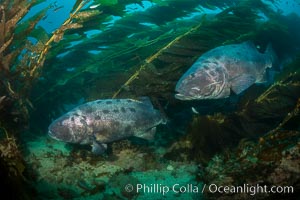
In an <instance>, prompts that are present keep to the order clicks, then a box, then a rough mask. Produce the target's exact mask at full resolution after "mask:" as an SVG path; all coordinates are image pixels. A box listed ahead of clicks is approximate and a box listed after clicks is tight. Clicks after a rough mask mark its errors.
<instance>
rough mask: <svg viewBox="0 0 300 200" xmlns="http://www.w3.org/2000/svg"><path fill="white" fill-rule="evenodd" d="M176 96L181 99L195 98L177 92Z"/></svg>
mask: <svg viewBox="0 0 300 200" xmlns="http://www.w3.org/2000/svg"><path fill="white" fill-rule="evenodd" d="M175 98H176V99H179V100H193V99H194V98H193V97H192V96H185V95H183V94H180V93H178V94H175Z"/></svg>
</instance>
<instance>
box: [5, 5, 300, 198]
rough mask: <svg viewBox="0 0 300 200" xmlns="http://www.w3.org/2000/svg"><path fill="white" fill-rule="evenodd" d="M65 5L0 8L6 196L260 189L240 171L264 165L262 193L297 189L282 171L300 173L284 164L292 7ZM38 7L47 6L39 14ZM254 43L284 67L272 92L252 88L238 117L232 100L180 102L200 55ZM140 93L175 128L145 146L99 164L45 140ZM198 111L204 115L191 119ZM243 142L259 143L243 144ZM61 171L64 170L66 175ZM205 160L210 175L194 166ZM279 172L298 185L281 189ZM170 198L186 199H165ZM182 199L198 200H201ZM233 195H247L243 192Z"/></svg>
mask: <svg viewBox="0 0 300 200" xmlns="http://www.w3.org/2000/svg"><path fill="white" fill-rule="evenodd" d="M70 2H71V4H73V5H72V6H73V7H72V8H70V7H71V6H70V5H68V6H67V5H64V4H61V2H59V1H42V0H36V1H25V0H12V1H9V0H1V1H0V70H1V72H0V85H1V87H0V111H1V112H0V127H1V129H0V133H1V137H2V139H1V143H0V151H1V157H0V158H1V159H0V161H1V162H0V166H1V169H3V170H1V173H2V174H1V175H3V177H6V178H5V179H3V181H2V182H1V184H3V185H4V186H5V187H2V188H10V189H11V190H14V192H11V191H10V190H7V191H8V193H9V194H10V195H11V196H13V195H16V194H17V192H16V190H17V191H20V192H19V193H18V194H20V196H14V198H18V199H26V198H28V199H31V198H32V197H31V195H32V193H31V192H29V191H32V190H27V187H25V184H24V181H25V180H30V181H31V182H32V184H31V185H32V186H33V187H34V188H35V190H36V193H35V194H38V195H39V197H40V198H42V199H48V198H62V199H70V198H80V196H85V197H87V196H90V197H92V196H93V195H94V196H95V198H98V199H99V198H100V197H101V198H103V199H105V198H108V196H109V195H111V194H112V196H113V198H115V199H117V198H131V199H135V198H137V199H138V198H140V199H143V198H144V197H147V196H145V194H144V195H138V194H135V193H131V194H128V193H126V191H125V192H124V191H122V190H121V189H120V188H122V187H124V185H121V184H122V183H123V182H124V184H125V182H126V180H132V181H133V182H136V183H138V182H141V181H149V180H150V179H146V178H145V176H148V177H150V176H151V175H152V174H156V176H157V177H158V176H163V177H164V178H165V179H167V180H169V182H176V181H179V180H178V179H176V177H177V178H178V177H180V179H182V180H185V181H186V183H189V181H190V182H191V181H196V180H195V174H197V172H199V173H200V174H201V173H204V175H203V174H201V176H199V177H200V181H199V182H197V183H198V184H200V185H201V184H202V181H206V182H207V183H213V182H214V181H218V182H220V183H224V184H225V183H227V184H229V183H230V184H238V183H240V182H242V181H245V180H248V181H251V183H255V181H258V179H263V178H264V177H265V174H264V173H263V172H261V173H260V174H257V179H249V177H247V176H246V175H244V176H243V175H241V174H238V173H237V172H238V171H241V169H247V172H249V174H251V173H252V172H253V170H254V169H260V168H259V167H269V168H268V170H269V171H272V170H273V173H271V175H270V177H268V179H266V180H267V181H266V182H267V184H272V183H276V184H280V183H285V184H292V185H294V186H295V188H299V185H297V180H299V170H298V171H297V167H295V170H290V169H291V168H289V167H286V165H288V164H289V166H290V165H292V164H293V165H296V164H297V162H295V161H294V162H293V161H292V160H291V159H290V158H289V155H293V156H294V157H297V156H298V157H297V158H299V154H297V151H298V152H299V145H298V144H297V142H298V140H299V125H297V121H299V101H298V99H299V94H300V92H299V74H298V73H299V59H295V61H294V62H292V63H291V64H290V65H288V66H287V64H286V63H288V62H287V61H288V60H291V61H292V60H293V58H294V55H295V54H296V53H297V52H298V51H299V46H300V38H299V35H300V34H299V32H300V30H299V27H300V26H298V25H297V24H300V19H299V16H298V15H296V14H288V15H286V10H285V6H289V7H293V8H299V4H298V3H297V2H296V1H279V0H278V1H276V0H270V1H269V0H265V1H260V0H254V1H250V0H245V1H235V0H232V1H197V0H152V1H140V0H111V1H108V0H94V1H85V0H77V1H68V4H70ZM40 5H44V6H41V7H40V9H37V11H35V12H33V10H34V9H35V8H37V6H40ZM67 8H68V9H69V10H68V9H67ZM60 12H66V13H67V14H68V15H65V17H64V18H61V19H59V20H57V21H60V22H61V24H56V23H55V22H56V19H55V17H54V18H52V17H51V16H58V14H59V13H60ZM298 13H299V12H298ZM26 14H28V15H26ZM59 16H60V15H59ZM47 24H48V26H47ZM53 24H55V25H53ZM50 25H51V28H49V27H50ZM247 40H252V41H253V42H254V43H255V44H256V45H257V47H259V48H261V51H262V52H263V51H264V49H265V48H266V46H267V45H268V44H269V43H271V44H272V46H273V48H274V50H275V51H276V53H277V54H278V57H279V60H280V61H281V65H282V66H287V67H278V69H282V68H283V69H282V70H283V72H281V73H280V74H279V75H276V76H275V77H277V79H276V80H277V82H276V83H275V84H274V85H272V86H271V87H269V89H267V87H268V86H263V85H260V86H253V87H252V88H250V89H249V90H248V92H246V93H245V94H244V95H243V96H242V97H241V99H238V100H237V101H238V104H237V105H236V104H234V106H233V108H232V103H230V100H221V101H218V102H188V103H185V102H179V101H177V100H175V99H174V94H175V92H174V89H175V85H176V82H177V81H178V80H179V78H180V76H181V75H182V74H183V73H184V72H185V71H186V70H187V69H188V68H189V67H190V66H191V65H192V64H193V63H194V61H195V60H196V59H197V58H198V57H199V56H201V55H202V54H203V53H205V52H207V51H208V50H210V49H213V48H215V47H218V46H221V45H227V44H233V43H241V42H244V41H247ZM298 54H299V52H298ZM298 57H299V56H298ZM291 72H293V73H291ZM140 96H149V97H150V98H151V100H152V102H153V103H154V104H155V106H156V107H158V108H160V109H161V110H163V111H164V112H165V113H166V115H167V116H168V118H169V119H170V123H169V126H168V127H167V128H165V129H164V128H162V130H160V131H161V132H162V134H160V135H158V136H156V142H155V143H154V144H153V145H149V147H148V146H147V145H142V146H140V147H139V146H138V147H137V146H136V145H132V144H131V143H132V141H127V140H126V141H123V142H120V143H116V144H114V145H113V146H112V147H111V149H112V150H111V151H112V152H113V153H112V154H109V155H108V158H104V157H100V158H99V157H94V156H93V155H90V154H89V153H87V152H86V151H85V149H83V150H82V149H81V150H80V148H79V150H78V148H76V147H74V148H72V149H73V150H71V151H70V150H69V149H68V148H70V147H69V146H67V148H66V147H61V146H59V145H60V144H57V143H53V142H52V141H48V140H47V139H45V137H44V135H45V133H46V129H47V126H48V125H49V124H50V122H51V120H52V119H54V118H56V117H58V116H60V115H62V114H63V113H65V112H67V111H68V110H69V109H66V108H67V107H68V108H70V107H74V106H75V105H77V104H79V102H81V103H82V102H83V101H84V102H86V101H90V100H95V99H101V98H137V97H140ZM228 104H230V105H228ZM191 107H193V108H194V111H196V112H198V113H200V115H193V114H192V113H191V109H190V108H191ZM288 113H290V114H288ZM178 122H180V123H178ZM187 126H188V127H189V128H187ZM28 127H30V129H29V128H28ZM182 127H183V128H182ZM200 130H201V133H200ZM182 132H184V134H183V133H182ZM265 133H268V134H267V135H266V136H264V134H265ZM242 138H251V139H252V140H251V142H249V143H247V142H245V141H244V140H242V142H240V141H241V139H242ZM257 138H260V139H259V140H258V141H257ZM238 143H240V144H239V146H238V148H235V147H236V146H237V144H238ZM17 144H21V145H20V146H21V147H22V148H21V150H22V151H20V147H19V146H18V145H17ZM297 145H298V146H297ZM252 147H253V148H252ZM226 148H233V149H234V148H235V151H233V152H232V153H230V155H229V154H228V153H227V152H226V151H225V153H224V149H226ZM297 148H298V150H297ZM248 149H250V150H248ZM251 149H257V151H255V150H251ZM283 152H288V153H283ZM216 153H219V154H220V155H215V154H216ZM112 155H116V157H118V158H114V157H113V156H112ZM179 155H180V156H179ZM272 156H273V157H276V159H272V158H273V157H272ZM114 159H115V160H114ZM161 159H164V163H162V162H161ZM132 160H135V163H133V162H132ZM249 160H250V161H251V162H249ZM253 160H254V161H253ZM255 160H256V161H257V162H255ZM235 162H240V163H239V165H234V164H233V163H235ZM54 163H62V164H61V165H63V166H64V167H65V170H62V167H61V165H59V166H57V165H55V164H54ZM145 163H147V165H145ZM199 163H201V165H205V166H207V167H205V168H204V169H203V168H200V169H197V168H195V166H196V165H197V164H199ZM251 163H252V164H253V163H255V164H256V165H257V168H255V167H254V168H253V165H251ZM282 163H283V164H282ZM298 164H299V163H298ZM272 166H276V167H272ZM82 169H85V174H82V173H81V172H82ZM95 169H97V170H95ZM100 169H101V170H100ZM174 169H175V171H174ZM229 169H230V170H229ZM293 169H294V168H293ZM298 169H299V168H298ZM159 170H160V171H159ZM93 171H94V172H93ZM186 171H189V173H185V172H186ZM254 171H255V170H254ZM278 171H283V172H282V174H284V173H285V174H288V175H287V177H288V176H293V177H295V179H293V180H291V179H288V178H287V177H282V178H281V179H280V180H282V182H280V180H278V179H276V180H274V179H275V177H276V176H277V174H278V173H279V172H278ZM138 172H144V174H143V173H140V174H139V173H138ZM95 173H96V176H97V178H96V179H93V177H94V176H95ZM176 173H177V174H178V176H176V175H174V174H176ZM219 173H220V174H222V177H226V179H223V182H222V180H219V179H218V178H217V177H216V174H219ZM63 174H64V175H63ZM279 174H280V173H279ZM122 175H123V176H122ZM205 175H207V176H205ZM126 176H127V178H125V177H126ZM72 177H73V178H72ZM82 177H83V178H82ZM128 177H129V179H128ZM203 177H206V178H203ZM108 180H110V181H108ZM120 180H123V182H122V181H120ZM157 180H159V179H155V180H152V183H155V181H157ZM229 180H230V181H229ZM276 181H277V182H276ZM108 182H109V184H108ZM133 182H132V183H133ZM150 182H151V181H150ZM298 183H299V181H298ZM68 185H70V187H68ZM200 185H199V187H200ZM46 188H48V189H49V190H47V189H46ZM112 190H113V191H112ZM52 191H55V192H52ZM77 191H79V192H77ZM97 195H100V197H98V196H97ZM182 195H186V194H182ZM205 195H206V196H208V197H210V195H212V194H209V193H207V194H205ZM269 195H270V194H269ZM21 196H22V197H21ZM266 196H268V194H266ZM266 196H264V195H262V198H266ZM160 197H161V196H158V197H157V198H158V199H159V198H160ZM174 197H178V198H180V197H182V196H180V195H179V196H171V197H170V198H174ZM185 197H186V199H193V198H196V199H199V198H202V196H201V194H196V195H195V196H193V195H191V196H189V194H187V196H185ZM224 198H229V197H228V196H227V197H226V196H225V197H224ZM236 198H237V199H239V198H242V197H241V196H239V195H238V194H237V195H236Z"/></svg>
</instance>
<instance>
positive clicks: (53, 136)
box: [48, 130, 59, 140]
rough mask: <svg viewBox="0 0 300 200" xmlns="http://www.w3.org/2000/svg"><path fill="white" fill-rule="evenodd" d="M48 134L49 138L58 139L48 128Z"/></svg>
mask: <svg viewBox="0 0 300 200" xmlns="http://www.w3.org/2000/svg"><path fill="white" fill-rule="evenodd" d="M48 135H49V136H50V137H51V138H53V139H55V140H59V139H58V138H57V137H56V136H55V134H54V133H53V132H52V131H50V130H48Z"/></svg>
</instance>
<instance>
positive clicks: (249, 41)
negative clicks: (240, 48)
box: [243, 40, 257, 50]
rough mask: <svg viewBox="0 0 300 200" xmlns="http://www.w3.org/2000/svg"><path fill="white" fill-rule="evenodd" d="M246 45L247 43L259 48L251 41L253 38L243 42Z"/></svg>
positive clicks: (249, 45)
mask: <svg viewBox="0 0 300 200" xmlns="http://www.w3.org/2000/svg"><path fill="white" fill-rule="evenodd" d="M243 44H244V45H247V46H248V47H251V48H254V49H256V50H257V48H256V46H255V44H254V43H253V42H252V41H251V40H247V41H245V42H243Z"/></svg>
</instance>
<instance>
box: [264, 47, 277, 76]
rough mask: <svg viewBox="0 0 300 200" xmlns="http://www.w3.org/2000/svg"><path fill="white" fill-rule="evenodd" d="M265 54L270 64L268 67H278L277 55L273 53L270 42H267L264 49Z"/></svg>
mask: <svg viewBox="0 0 300 200" xmlns="http://www.w3.org/2000/svg"><path fill="white" fill-rule="evenodd" d="M265 55H266V56H267V57H268V58H269V59H270V64H271V65H270V66H268V68H272V69H275V70H276V69H279V60H278V57H277V54H276V53H275V51H274V49H273V47H272V44H271V43H269V44H268V46H267V48H266V51H265Z"/></svg>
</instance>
